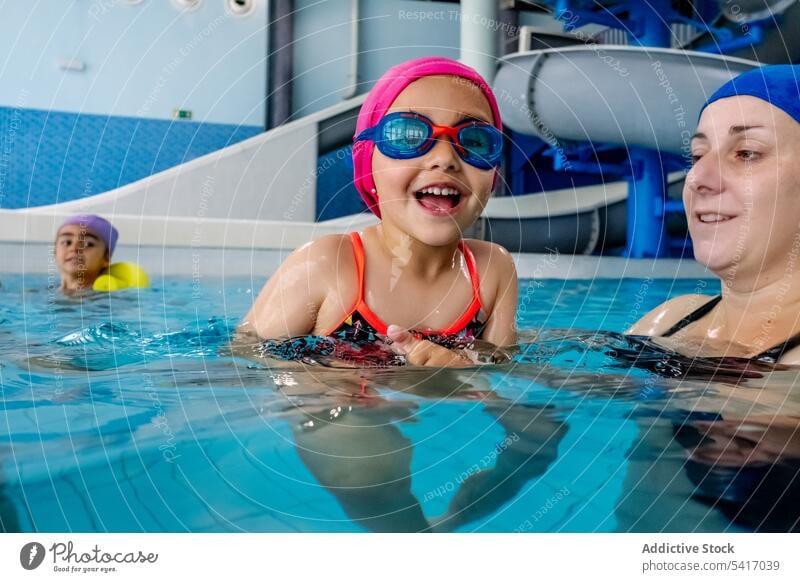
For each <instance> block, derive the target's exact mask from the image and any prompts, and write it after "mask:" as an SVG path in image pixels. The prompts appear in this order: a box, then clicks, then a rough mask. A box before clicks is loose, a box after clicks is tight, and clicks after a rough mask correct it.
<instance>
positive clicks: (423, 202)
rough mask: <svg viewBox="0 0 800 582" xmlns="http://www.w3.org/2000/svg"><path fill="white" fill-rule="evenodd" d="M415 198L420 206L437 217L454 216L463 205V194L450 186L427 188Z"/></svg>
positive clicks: (420, 191) (417, 193) (416, 194)
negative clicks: (459, 206)
mask: <svg viewBox="0 0 800 582" xmlns="http://www.w3.org/2000/svg"><path fill="white" fill-rule="evenodd" d="M414 196H415V197H416V199H417V202H419V204H420V206H422V207H423V208H424V209H425V210H427V211H428V212H430V213H431V214H434V215H436V216H445V215H448V214H452V213H453V211H454V210H455V209H456V208H458V205H459V204H460V203H461V193H460V192H459V191H458V190H456V189H455V188H453V187H450V186H427V187H425V188H423V189H422V190H418V191H417V192H415V193H414Z"/></svg>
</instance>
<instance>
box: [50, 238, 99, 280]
mask: <svg viewBox="0 0 800 582" xmlns="http://www.w3.org/2000/svg"><path fill="white" fill-rule="evenodd" d="M56 263H57V264H58V268H59V270H60V271H61V273H62V275H63V276H64V277H65V278H67V279H69V280H70V281H73V282H75V283H77V284H78V286H80V287H91V285H92V284H93V283H94V280H95V279H97V277H98V275H99V274H100V273H101V272H102V271H103V269H105V268H106V267H108V264H109V261H108V256H107V253H106V243H105V242H103V240H102V239H101V238H100V237H98V236H97V235H95V234H94V233H93V232H92V231H90V230H87V229H86V228H82V227H81V226H80V225H78V224H68V225H66V226H62V227H61V228H60V229H59V231H58V234H57V235H56Z"/></svg>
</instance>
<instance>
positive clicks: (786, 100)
mask: <svg viewBox="0 0 800 582" xmlns="http://www.w3.org/2000/svg"><path fill="white" fill-rule="evenodd" d="M737 95H749V96H751V97H757V98H759V99H762V100H763V101H766V102H767V103H769V104H770V105H773V106H775V107H777V108H778V109H781V110H783V111H785V112H786V113H788V114H789V115H791V116H792V117H793V118H794V120H795V121H796V122H797V123H800V65H769V66H766V67H759V68H757V69H753V70H751V71H747V72H746V73H742V74H741V75H739V76H738V77H734V78H733V79H731V80H730V81H728V82H727V83H725V84H724V85H723V86H722V87H720V88H719V89H717V91H716V92H715V93H714V94H713V95H712V96H711V97H709V98H708V101H706V102H705V103H704V104H703V108H702V109H701V110H700V114H701V115H702V113H703V111H704V110H705V108H706V107H708V106H709V105H711V104H712V103H714V101H718V100H720V99H725V98H726V97H736V96H737Z"/></svg>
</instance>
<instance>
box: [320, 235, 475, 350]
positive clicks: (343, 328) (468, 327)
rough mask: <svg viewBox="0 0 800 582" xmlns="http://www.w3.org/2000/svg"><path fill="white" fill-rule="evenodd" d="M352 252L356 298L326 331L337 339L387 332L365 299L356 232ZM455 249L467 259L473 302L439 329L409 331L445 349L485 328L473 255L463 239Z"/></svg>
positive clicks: (369, 338) (362, 260) (361, 255)
mask: <svg viewBox="0 0 800 582" xmlns="http://www.w3.org/2000/svg"><path fill="white" fill-rule="evenodd" d="M350 239H351V240H352V243H353V252H354V254H355V259H356V269H357V271H358V298H357V299H356V303H355V305H354V306H353V309H351V310H350V313H349V314H348V315H347V316H346V317H345V318H344V319H343V320H342V322H341V323H340V324H339V325H337V326H336V327H334V328H333V330H331V331H330V332H329V333H327V334H325V335H328V336H332V337H335V338H338V339H346V340H350V341H373V340H375V339H377V338H376V334H382V335H386V329H387V327H388V326H387V325H386V324H385V323H384V322H383V321H381V319H380V318H379V317H378V316H377V315H375V312H373V311H372V310H371V309H370V308H369V306H368V305H367V303H366V301H364V271H365V269H364V265H365V263H366V261H365V258H364V243H363V242H362V241H361V236H360V235H359V234H358V233H357V232H351V233H350ZM458 248H459V250H460V251H461V253H462V254H463V255H464V259H465V260H466V262H467V269H468V271H469V277H470V281H471V282H472V301H471V302H470V304H469V306H468V307H467V309H466V311H464V313H463V314H462V315H461V317H459V318H458V319H457V320H456V321H455V322H454V323H453V324H452V325H450V326H449V327H447V328H445V329H442V330H412V332H413V333H414V334H415V335H416V336H417V337H420V338H425V339H427V340H430V341H432V342H434V343H437V344H439V345H442V346H444V347H447V348H454V347H464V346H466V345H469V344H470V343H472V341H474V340H476V339H480V337H481V334H482V333H483V330H484V328H485V327H486V315H485V313H484V311H483V308H482V305H481V296H480V281H479V279H478V270H477V268H476V266H475V257H474V256H473V254H472V251H471V250H470V249H469V247H468V246H467V244H466V243H465V242H464V241H463V240H462V241H459V243H458Z"/></svg>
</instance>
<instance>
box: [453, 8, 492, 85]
mask: <svg viewBox="0 0 800 582" xmlns="http://www.w3.org/2000/svg"><path fill="white" fill-rule="evenodd" d="M497 4H498V2H497V0H461V62H462V63H464V64H465V65H469V66H470V67H472V68H473V69H475V70H476V71H478V72H479V73H480V74H481V75H483V78H484V79H486V82H487V83H491V82H492V80H493V79H494V73H495V69H496V67H497V44H498V43H497V32H496V31H497V28H498V26H499V25H498V20H497V16H498V14H497Z"/></svg>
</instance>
